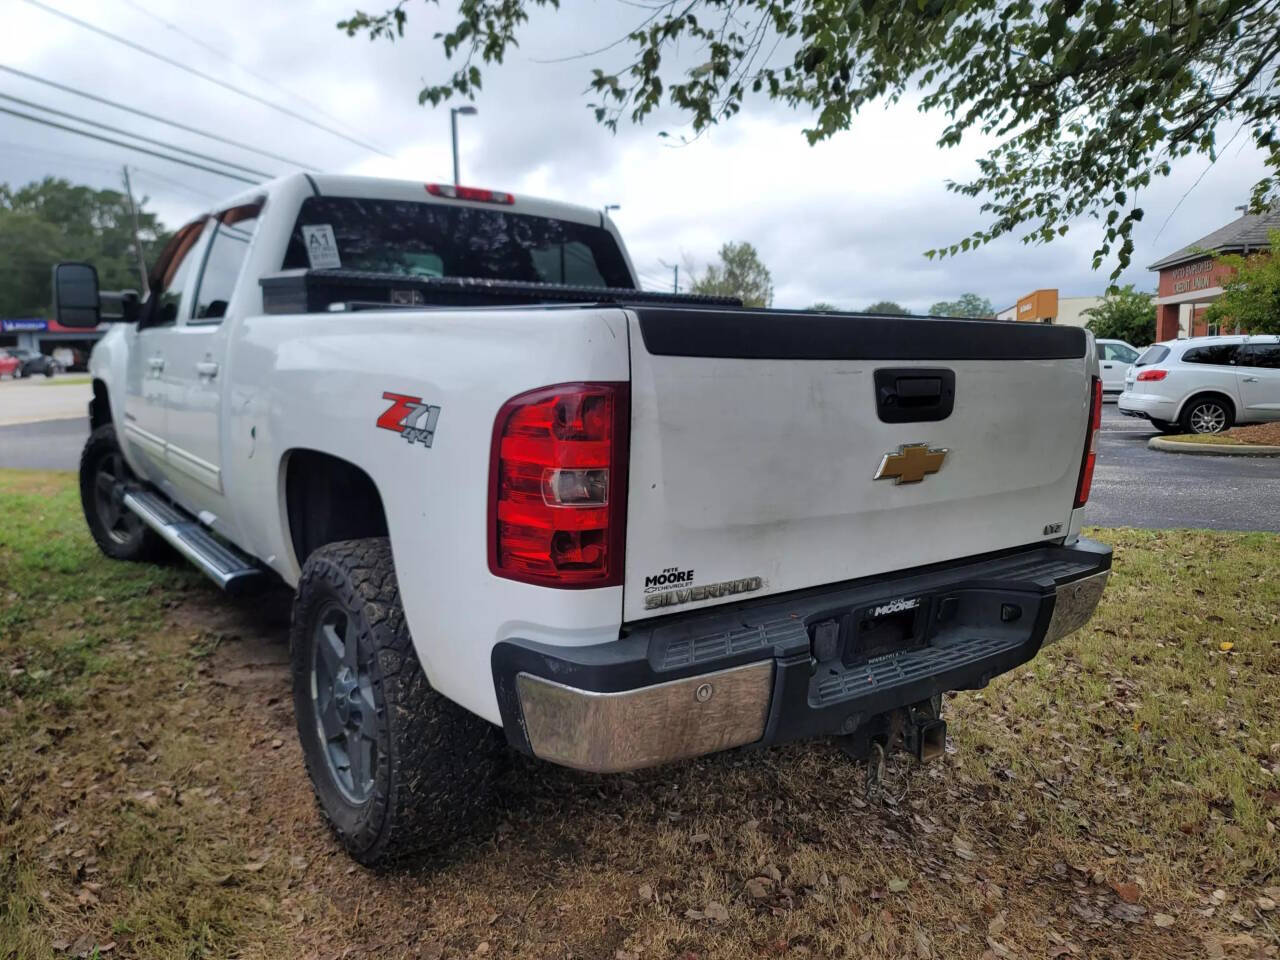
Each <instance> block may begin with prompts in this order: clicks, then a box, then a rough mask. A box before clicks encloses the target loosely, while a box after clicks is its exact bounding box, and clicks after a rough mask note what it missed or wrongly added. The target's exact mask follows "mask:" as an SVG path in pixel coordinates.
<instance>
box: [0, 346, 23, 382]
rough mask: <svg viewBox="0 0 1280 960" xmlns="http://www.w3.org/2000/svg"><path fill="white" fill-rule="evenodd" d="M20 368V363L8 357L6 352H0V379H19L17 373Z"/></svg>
mask: <svg viewBox="0 0 1280 960" xmlns="http://www.w3.org/2000/svg"><path fill="white" fill-rule="evenodd" d="M21 368H22V362H21V361H20V360H19V359H18V358H17V357H14V356H10V355H9V352H8V351H7V350H0V377H14V378H17V377H20V376H21V374H20V373H19V372H18V371H19V370H20V369H21Z"/></svg>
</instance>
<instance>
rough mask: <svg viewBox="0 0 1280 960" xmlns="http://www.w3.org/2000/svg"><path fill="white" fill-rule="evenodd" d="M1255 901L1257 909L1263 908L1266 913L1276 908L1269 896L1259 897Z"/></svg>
mask: <svg viewBox="0 0 1280 960" xmlns="http://www.w3.org/2000/svg"><path fill="white" fill-rule="evenodd" d="M1255 902H1256V903H1257V904H1258V909H1259V910H1263V911H1265V912H1267V913H1270V912H1271V911H1272V910H1274V909H1275V908H1276V902H1275V901H1274V900H1272V899H1271V898H1270V897H1259V898H1258V899H1257V901H1255Z"/></svg>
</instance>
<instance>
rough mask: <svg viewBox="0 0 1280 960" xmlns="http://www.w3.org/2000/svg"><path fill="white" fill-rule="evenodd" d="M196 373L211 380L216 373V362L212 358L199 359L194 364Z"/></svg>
mask: <svg viewBox="0 0 1280 960" xmlns="http://www.w3.org/2000/svg"><path fill="white" fill-rule="evenodd" d="M196 373H198V374H199V375H200V376H202V377H208V378H209V379H210V380H212V379H213V378H214V377H216V376H217V375H218V364H217V363H216V362H215V361H213V360H201V361H200V362H199V363H197V364H196Z"/></svg>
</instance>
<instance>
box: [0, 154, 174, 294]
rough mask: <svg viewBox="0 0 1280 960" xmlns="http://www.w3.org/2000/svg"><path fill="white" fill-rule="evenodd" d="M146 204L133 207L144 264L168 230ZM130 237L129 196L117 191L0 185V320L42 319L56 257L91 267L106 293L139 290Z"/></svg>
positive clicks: (50, 180)
mask: <svg viewBox="0 0 1280 960" xmlns="http://www.w3.org/2000/svg"><path fill="white" fill-rule="evenodd" d="M145 203H146V200H145V198H144V199H143V200H142V201H141V202H139V204H138V236H139V238H140V239H141V241H142V251H143V256H144V257H145V258H146V260H147V262H148V263H150V262H152V261H153V259H154V258H155V256H156V255H157V254H158V253H159V251H160V249H161V248H162V247H163V246H164V244H165V242H166V241H167V240H168V238H169V232H168V230H167V229H166V228H165V226H164V224H162V223H161V222H160V220H159V219H158V218H157V217H156V215H155V214H154V213H152V212H150V211H148V210H146V209H145ZM133 237H134V235H133V216H132V214H131V212H130V210H129V199H128V197H127V196H125V194H124V193H123V192H121V191H119V190H97V189H94V188H93V187H87V186H81V185H76V184H72V183H71V182H70V181H68V180H63V179H60V178H54V177H46V178H45V179H43V180H40V181H36V182H32V183H28V184H27V185H25V186H22V187H17V188H14V187H11V186H10V185H9V184H7V183H3V184H0V316H5V317H23V316H42V315H46V314H47V313H48V312H49V310H50V308H51V307H52V300H53V296H52V290H51V284H52V267H53V265H54V264H55V263H58V262H59V261H61V260H83V261H85V262H86V263H92V264H93V265H94V266H95V267H97V268H98V278H99V282H100V284H101V286H102V288H103V289H104V290H124V289H134V290H136V289H138V287H139V286H140V285H141V280H140V278H139V274H138V260H137V253H136V251H135V249H134V239H133Z"/></svg>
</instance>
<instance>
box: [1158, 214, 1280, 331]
mask: <svg viewBox="0 0 1280 960" xmlns="http://www.w3.org/2000/svg"><path fill="white" fill-rule="evenodd" d="M1278 229H1280V210H1276V211H1272V212H1271V213H1265V214H1256V215H1255V214H1245V215H1244V216H1243V217H1240V218H1239V219H1237V220H1234V221H1232V222H1231V223H1229V224H1227V225H1226V226H1225V227H1222V228H1221V229H1218V230H1215V231H1214V232H1213V233H1211V234H1209V235H1207V236H1204V237H1201V238H1200V239H1199V240H1197V241H1195V243H1191V244H1188V245H1187V246H1185V247H1183V248H1182V249H1181V250H1178V251H1176V252H1175V253H1171V254H1169V255H1168V256H1167V257H1164V258H1162V259H1160V260H1157V261H1156V262H1155V263H1153V264H1151V266H1150V267H1149V268H1148V269H1150V270H1155V271H1157V272H1158V273H1159V275H1160V282H1159V284H1158V286H1157V288H1156V339H1157V340H1176V339H1177V338H1178V337H1203V336H1212V335H1213V334H1217V333H1239V332H1240V331H1239V330H1238V329H1237V328H1236V326H1235V325H1233V324H1223V325H1218V324H1210V323H1208V322H1207V321H1206V318H1205V315H1204V314H1205V311H1206V310H1208V309H1209V304H1211V303H1213V302H1214V301H1215V300H1217V299H1218V298H1219V297H1220V296H1222V284H1223V283H1224V282H1225V281H1226V280H1227V278H1228V277H1230V276H1231V274H1232V272H1233V271H1232V269H1231V268H1230V267H1228V266H1225V265H1224V264H1221V263H1218V262H1217V261H1216V260H1214V259H1213V256H1212V254H1223V253H1239V254H1243V255H1248V254H1250V253H1257V252H1259V251H1262V250H1267V249H1268V244H1267V233H1268V231H1270V230H1278Z"/></svg>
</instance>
